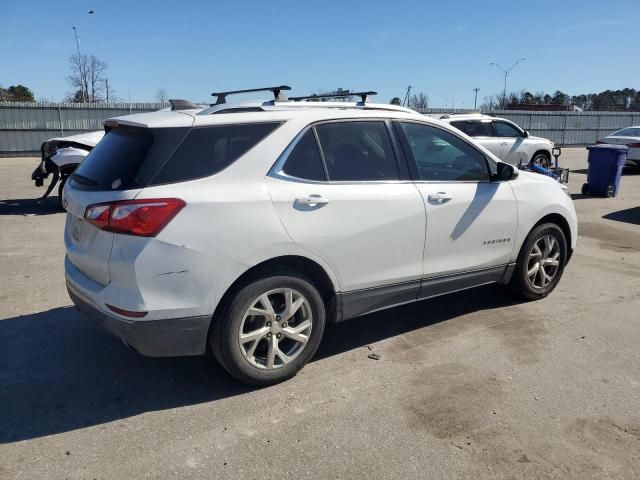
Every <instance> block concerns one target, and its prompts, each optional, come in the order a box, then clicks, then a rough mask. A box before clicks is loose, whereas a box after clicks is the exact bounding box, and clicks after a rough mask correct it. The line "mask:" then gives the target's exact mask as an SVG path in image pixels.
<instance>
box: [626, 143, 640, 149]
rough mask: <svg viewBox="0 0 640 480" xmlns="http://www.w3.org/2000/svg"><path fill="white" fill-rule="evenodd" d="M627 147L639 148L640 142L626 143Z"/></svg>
mask: <svg viewBox="0 0 640 480" xmlns="http://www.w3.org/2000/svg"><path fill="white" fill-rule="evenodd" d="M627 147H629V148H640V143H627Z"/></svg>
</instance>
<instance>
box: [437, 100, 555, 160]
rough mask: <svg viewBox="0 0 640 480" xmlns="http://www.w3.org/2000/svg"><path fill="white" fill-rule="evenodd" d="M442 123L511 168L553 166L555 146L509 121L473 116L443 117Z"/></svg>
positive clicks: (488, 116) (475, 114)
mask: <svg viewBox="0 0 640 480" xmlns="http://www.w3.org/2000/svg"><path fill="white" fill-rule="evenodd" d="M441 120H442V121H443V122H445V123H448V124H449V125H451V126H453V127H456V128H457V129H459V130H461V131H463V132H464V133H466V134H467V135H469V136H470V137H472V138H473V139H474V140H475V141H476V143H479V144H480V145H482V146H483V147H484V148H486V149H487V150H489V151H490V152H491V153H493V154H494V155H495V156H496V157H498V158H499V159H500V160H502V161H503V162H507V163H511V164H512V165H520V164H522V165H528V164H530V163H536V164H538V165H540V166H543V167H545V168H549V167H551V166H552V161H551V158H552V154H553V148H554V144H553V142H552V141H551V140H547V139H546V138H540V137H534V136H532V135H529V132H527V131H526V130H523V129H522V128H520V127H519V126H518V125H516V124H515V123H513V122H511V121H509V120H507V119H506V118H498V117H493V116H490V115H482V114H480V113H472V114H462V115H455V114H454V115H444V116H443V117H441Z"/></svg>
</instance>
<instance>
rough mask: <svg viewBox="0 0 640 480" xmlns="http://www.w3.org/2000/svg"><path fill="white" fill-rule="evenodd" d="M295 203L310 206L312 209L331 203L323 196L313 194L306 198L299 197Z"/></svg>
mask: <svg viewBox="0 0 640 480" xmlns="http://www.w3.org/2000/svg"><path fill="white" fill-rule="evenodd" d="M294 203H295V204H296V205H308V206H311V207H312V206H314V205H326V204H327V203H329V199H328V198H324V197H323V196H322V195H315V194H313V195H308V196H306V197H298V198H296V199H295V201H294Z"/></svg>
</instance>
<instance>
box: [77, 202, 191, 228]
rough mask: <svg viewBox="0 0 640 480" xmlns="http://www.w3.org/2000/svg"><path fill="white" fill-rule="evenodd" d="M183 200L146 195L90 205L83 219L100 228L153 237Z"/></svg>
mask: <svg viewBox="0 0 640 480" xmlns="http://www.w3.org/2000/svg"><path fill="white" fill-rule="evenodd" d="M185 205H186V203H185V202H184V200H180V199H179V198H148V199H140V200H123V201H119V202H109V203H96V204H93V205H89V206H88V207H87V208H86V210H85V212H84V218H85V220H87V222H89V223H91V224H93V225H95V226H96V227H98V228H99V229H101V230H107V231H110V232H116V233H123V234H126V235H137V236H140V237H155V236H156V235H157V234H158V233H160V231H161V230H162V229H163V228H164V227H165V226H166V225H167V224H168V223H169V222H170V221H171V219H172V218H173V217H175V216H176V215H177V214H178V212H179V211H180V210H182V208H184V206H185Z"/></svg>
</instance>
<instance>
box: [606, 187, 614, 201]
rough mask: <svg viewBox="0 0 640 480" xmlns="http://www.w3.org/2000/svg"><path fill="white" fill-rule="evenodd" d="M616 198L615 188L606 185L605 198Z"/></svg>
mask: <svg viewBox="0 0 640 480" xmlns="http://www.w3.org/2000/svg"><path fill="white" fill-rule="evenodd" d="M615 196H616V186H615V185H607V197H608V198H613V197H615Z"/></svg>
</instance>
